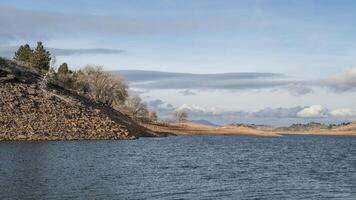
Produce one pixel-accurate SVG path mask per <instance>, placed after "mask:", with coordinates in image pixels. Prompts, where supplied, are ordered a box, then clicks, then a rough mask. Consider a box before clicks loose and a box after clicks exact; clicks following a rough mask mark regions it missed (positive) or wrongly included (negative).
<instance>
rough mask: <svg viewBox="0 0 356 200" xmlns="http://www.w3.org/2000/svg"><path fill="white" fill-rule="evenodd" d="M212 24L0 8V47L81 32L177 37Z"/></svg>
mask: <svg viewBox="0 0 356 200" xmlns="http://www.w3.org/2000/svg"><path fill="white" fill-rule="evenodd" d="M211 21H213V20H210V21H209V20H206V19H204V20H196V19H189V20H187V19H182V18H173V17H172V18H164V19H161V18H160V19H156V18H150V17H142V18H137V17H136V18H133V17H123V16H122V17H119V16H115V17H113V16H95V15H69V14H62V13H54V12H45V11H31V10H23V9H17V8H10V7H4V6H0V43H1V42H3V43H5V42H8V41H15V40H43V39H48V38H54V37H56V38H60V37H67V36H69V35H73V34H77V35H81V33H83V32H85V33H86V34H92V35H95V34H104V35H117V34H159V33H166V32H170V33H179V32H182V31H194V30H196V29H201V28H207V27H210V26H209V24H210V23H211ZM68 22H70V23H68ZM217 25H218V23H217Z"/></svg>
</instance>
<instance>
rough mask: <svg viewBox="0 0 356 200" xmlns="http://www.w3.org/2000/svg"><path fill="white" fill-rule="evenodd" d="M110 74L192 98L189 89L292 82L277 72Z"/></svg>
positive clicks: (265, 85)
mask: <svg viewBox="0 0 356 200" xmlns="http://www.w3.org/2000/svg"><path fill="white" fill-rule="evenodd" d="M112 73H116V74H120V75H121V76H122V77H124V78H125V80H127V81H128V82H129V83H130V86H131V87H133V88H142V89H177V90H183V91H180V92H179V93H180V94H183V95H192V94H193V92H192V91H191V90H205V89H225V90H238V89H262V88H271V87H277V86H286V85H288V84H291V83H293V81H290V80H287V76H285V75H283V74H278V73H259V72H241V73H221V74H190V73H174V72H159V71H142V70H122V71H117V72H112Z"/></svg>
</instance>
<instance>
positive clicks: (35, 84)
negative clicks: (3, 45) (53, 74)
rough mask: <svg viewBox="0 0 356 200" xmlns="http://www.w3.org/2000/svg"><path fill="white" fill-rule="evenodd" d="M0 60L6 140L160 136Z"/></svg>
mask: <svg viewBox="0 0 356 200" xmlns="http://www.w3.org/2000/svg"><path fill="white" fill-rule="evenodd" d="M42 80H43V75H41V74H39V73H37V72H35V71H32V70H31V69H29V68H27V67H25V66H20V65H18V64H16V63H14V62H12V61H9V60H5V59H0V140H74V139H132V138H137V137H141V136H154V135H155V134H154V133H152V132H150V131H149V130H147V129H146V128H144V127H142V126H140V125H138V124H137V123H135V122H134V121H132V120H131V119H130V118H129V117H127V116H126V115H124V114H122V113H120V112H118V111H116V110H113V109H111V108H110V107H108V106H105V105H103V104H100V103H97V102H93V101H91V100H89V99H87V98H85V97H82V96H79V95H76V94H73V93H71V92H69V91H67V90H65V89H63V88H60V87H58V86H55V85H49V86H46V87H43V84H42Z"/></svg>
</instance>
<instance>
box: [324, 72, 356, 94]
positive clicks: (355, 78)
mask: <svg viewBox="0 0 356 200" xmlns="http://www.w3.org/2000/svg"><path fill="white" fill-rule="evenodd" d="M320 83H321V85H322V86H325V87H328V88H330V89H332V90H333V91H336V92H346V91H353V90H354V89H355V88H356V67H353V68H351V69H347V70H345V71H342V72H340V73H337V74H335V75H332V76H330V77H328V78H325V79H322V80H321V81H320Z"/></svg>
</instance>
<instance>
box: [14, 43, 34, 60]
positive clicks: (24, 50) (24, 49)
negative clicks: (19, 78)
mask: <svg viewBox="0 0 356 200" xmlns="http://www.w3.org/2000/svg"><path fill="white" fill-rule="evenodd" d="M32 56H33V50H32V49H31V47H30V45H28V44H25V45H21V46H20V47H19V49H18V50H17V51H16V52H15V56H14V60H16V61H19V62H22V63H25V64H30V62H31V57H32Z"/></svg>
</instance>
